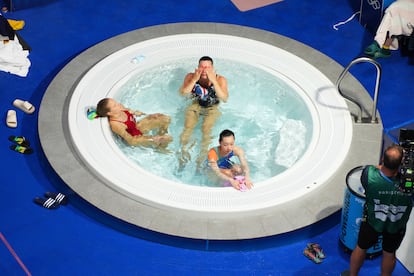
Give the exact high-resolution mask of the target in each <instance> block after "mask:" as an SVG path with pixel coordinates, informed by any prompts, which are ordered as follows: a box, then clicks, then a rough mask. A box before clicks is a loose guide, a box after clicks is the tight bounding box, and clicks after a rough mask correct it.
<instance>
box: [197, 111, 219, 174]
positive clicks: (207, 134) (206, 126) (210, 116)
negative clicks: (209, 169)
mask: <svg viewBox="0 0 414 276" xmlns="http://www.w3.org/2000/svg"><path fill="white" fill-rule="evenodd" d="M206 111H207V112H206V115H205V117H204V122H203V125H202V132H203V134H202V136H203V137H202V140H201V147H200V154H199V157H198V159H197V166H199V165H201V162H203V160H204V159H206V158H207V153H208V149H209V147H210V144H211V141H212V139H213V137H212V135H211V130H212V129H213V127H214V124H215V123H216V121H217V119H218V118H219V117H220V116H221V112H220V110H219V109H218V106H217V105H215V106H211V107H208V108H207V109H206Z"/></svg>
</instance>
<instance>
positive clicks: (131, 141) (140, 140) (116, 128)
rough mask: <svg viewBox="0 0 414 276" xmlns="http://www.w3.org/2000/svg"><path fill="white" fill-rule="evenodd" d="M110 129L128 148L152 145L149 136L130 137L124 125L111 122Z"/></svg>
mask: <svg viewBox="0 0 414 276" xmlns="http://www.w3.org/2000/svg"><path fill="white" fill-rule="evenodd" d="M110 126H111V129H112V131H113V132H114V133H116V134H117V135H119V136H120V137H121V138H122V139H124V140H125V142H126V143H127V144H128V145H130V146H138V145H143V146H145V145H150V144H153V143H154V139H153V138H152V137H151V136H143V135H141V136H132V135H131V134H129V133H128V131H126V128H125V125H124V124H123V123H119V122H111V123H110Z"/></svg>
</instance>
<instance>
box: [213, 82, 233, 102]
mask: <svg viewBox="0 0 414 276" xmlns="http://www.w3.org/2000/svg"><path fill="white" fill-rule="evenodd" d="M210 81H211V83H212V84H213V85H214V89H215V90H216V95H217V97H218V98H219V99H220V100H222V101H223V102H226V101H227V99H228V98H229V92H228V89H227V80H226V78H225V77H223V76H217V77H216V78H212V80H210Z"/></svg>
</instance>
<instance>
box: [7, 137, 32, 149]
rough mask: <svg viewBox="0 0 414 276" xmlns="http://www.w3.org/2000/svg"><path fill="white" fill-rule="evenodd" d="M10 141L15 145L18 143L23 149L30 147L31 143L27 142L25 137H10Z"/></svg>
mask: <svg viewBox="0 0 414 276" xmlns="http://www.w3.org/2000/svg"><path fill="white" fill-rule="evenodd" d="M9 141H12V142H13V143H16V144H18V145H20V146H23V147H26V148H28V147H30V142H29V140H27V139H26V138H25V137H24V136H13V135H12V136H9Z"/></svg>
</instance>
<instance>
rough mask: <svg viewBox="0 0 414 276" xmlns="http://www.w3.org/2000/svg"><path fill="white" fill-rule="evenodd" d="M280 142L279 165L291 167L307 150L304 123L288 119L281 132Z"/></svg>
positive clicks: (276, 160) (277, 149) (277, 155)
mask: <svg viewBox="0 0 414 276" xmlns="http://www.w3.org/2000/svg"><path fill="white" fill-rule="evenodd" d="M279 133H280V141H279V144H278V145H277V147H276V159H275V162H276V164H277V165H280V166H284V167H287V168H289V167H291V166H292V165H293V164H295V162H296V160H298V158H299V157H300V156H301V154H302V153H303V150H304V149H305V143H304V141H305V137H306V127H305V126H304V125H303V122H302V121H297V120H293V119H287V120H286V121H285V123H284V124H283V126H282V128H281V129H280V131H279Z"/></svg>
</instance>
